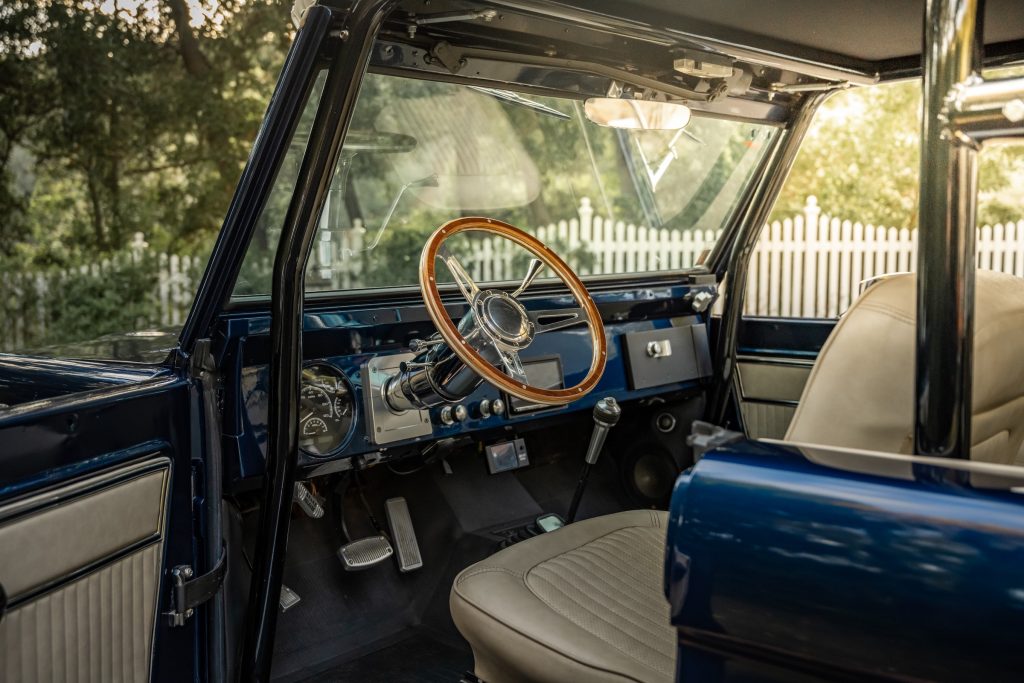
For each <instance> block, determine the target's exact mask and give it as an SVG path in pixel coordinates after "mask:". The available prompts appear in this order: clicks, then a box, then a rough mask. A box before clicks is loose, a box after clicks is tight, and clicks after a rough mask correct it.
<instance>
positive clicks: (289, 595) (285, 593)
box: [280, 583, 302, 612]
mask: <svg viewBox="0 0 1024 683" xmlns="http://www.w3.org/2000/svg"><path fill="white" fill-rule="evenodd" d="M300 600H302V598H301V597H299V594H298V593H296V592H295V591H293V590H292V589H291V588H289V587H288V586H286V585H284V584H283V583H282V584H281V599H280V604H281V611H282V612H287V611H288V610H290V609H291V608H292V607H295V605H297V604H299V601H300Z"/></svg>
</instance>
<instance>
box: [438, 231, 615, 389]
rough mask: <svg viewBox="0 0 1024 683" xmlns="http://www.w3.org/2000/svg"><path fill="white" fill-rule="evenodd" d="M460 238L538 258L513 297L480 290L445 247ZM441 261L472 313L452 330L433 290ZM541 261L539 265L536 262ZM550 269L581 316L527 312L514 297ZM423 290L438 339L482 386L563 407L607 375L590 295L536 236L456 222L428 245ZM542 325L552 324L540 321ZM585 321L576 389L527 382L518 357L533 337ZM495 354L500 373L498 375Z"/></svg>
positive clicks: (601, 329)
mask: <svg viewBox="0 0 1024 683" xmlns="http://www.w3.org/2000/svg"><path fill="white" fill-rule="evenodd" d="M462 232H478V233H485V234H489V235H497V236H499V237H503V238H504V239H507V240H510V241H512V242H514V243H516V244H518V245H519V246H521V247H523V248H524V249H526V250H527V251H528V252H530V253H531V254H533V256H534V257H536V259H537V261H535V262H534V263H533V264H532V265H531V268H530V271H529V273H528V274H527V276H526V278H525V279H524V280H523V283H522V284H521V285H520V286H519V288H518V289H516V290H515V291H514V292H512V293H511V294H510V293H507V292H505V291H504V290H500V289H481V288H480V287H479V286H478V285H477V284H476V283H475V282H473V279H472V278H471V277H470V275H469V273H468V272H467V271H466V269H465V268H464V267H463V266H462V264H461V263H460V262H459V260H458V259H457V258H456V257H455V255H454V254H453V253H452V252H451V251H450V250H449V249H448V247H447V245H446V244H445V242H446V241H447V240H448V238H450V237H452V236H453V235H457V234H459V233H462ZM437 259H441V260H442V261H444V263H445V264H446V265H447V266H448V269H449V270H450V271H451V273H452V275H453V276H454V277H455V282H456V284H457V285H458V286H459V290H461V292H462V295H463V296H464V297H465V299H466V301H467V302H468V303H469V307H470V315H467V316H466V318H464V319H463V321H462V322H461V323H460V324H459V325H456V324H455V323H454V322H452V319H451V317H449V315H448V312H447V311H446V310H445V307H444V304H443V303H442V302H441V295H440V293H439V292H438V289H437V278H436V265H437ZM538 262H539V263H538ZM542 266H547V267H548V268H550V269H551V270H553V271H554V272H555V274H556V275H558V277H559V278H560V279H561V280H562V282H563V283H564V284H565V285H566V286H567V287H568V288H569V291H570V292H572V295H573V297H575V299H576V302H577V303H578V304H579V306H580V309H581V311H582V317H581V315H580V311H576V310H571V309H570V310H569V311H566V310H557V309H556V310H547V311H527V310H526V308H525V307H524V306H523V305H522V303H520V302H519V300H518V296H519V295H520V294H522V292H523V290H525V289H526V287H528V286H529V284H530V282H531V281H532V280H533V278H534V277H536V275H537V273H538V272H540V269H541V267H542ZM419 276H420V290H421V291H422V292H423V302H424V303H425V304H426V306H427V312H428V313H429V314H430V317H431V319H432V320H433V321H434V325H435V326H436V327H437V330H438V332H439V333H440V334H441V338H442V339H444V341H445V343H447V344H448V346H449V347H450V348H451V349H452V351H453V352H454V353H455V354H456V355H457V356H458V357H459V358H460V359H461V360H462V362H464V363H465V364H466V365H468V366H469V367H470V368H471V369H472V370H473V371H474V372H476V373H477V374H478V375H479V376H480V377H482V378H483V379H484V380H486V381H487V382H489V383H490V384H492V385H493V386H495V387H497V388H499V389H502V390H504V391H506V392H507V393H509V394H511V395H513V396H516V397H518V398H521V399H523V400H525V401H530V402H533V403H541V404H544V405H562V404H565V403H569V402H570V401H575V400H576V399H578V398H581V397H583V396H586V395H587V393H589V392H590V390H591V389H593V388H594V387H595V386H596V385H597V382H598V380H600V379H601V375H602V373H604V366H605V361H606V359H607V355H608V348H607V344H606V341H605V336H604V325H602V323H601V314H600V312H599V311H598V310H597V306H596V305H595V304H594V300H593V299H592V298H590V293H589V292H587V288H586V287H585V286H584V285H583V283H582V282H581V281H580V279H579V277H578V276H577V275H576V273H574V272H573V271H572V268H570V267H569V266H568V265H566V263H565V261H563V260H562V259H560V258H559V257H558V256H557V255H556V254H555V253H554V252H553V251H551V249H550V248H549V247H548V246H547V245H546V244H544V243H543V242H541V241H540V240H539V239H537V238H536V237H534V236H533V235H530V234H527V233H525V232H523V231H522V230H520V229H519V228H516V227H513V226H511V225H509V224H508V223H504V222H502V221H499V220H495V219H492V218H457V219H455V220H453V221H448V222H447V223H445V224H444V225H442V226H441V227H439V228H438V229H437V230H435V231H434V233H433V234H432V235H431V236H430V237H429V238H428V239H427V242H426V244H425V245H423V252H422V254H421V256H420V273H419ZM545 319H554V320H553V321H551V322H544V321H545ZM582 323H586V324H587V325H588V326H589V328H590V341H591V347H592V349H593V355H592V356H591V361H590V369H589V370H588V371H587V374H586V376H585V377H584V378H583V379H582V380H581V381H580V382H579V383H578V384H576V385H575V386H571V387H568V388H565V389H547V388H543V387H536V386H533V385H531V384H530V383H529V381H528V380H527V377H526V371H525V370H524V369H523V363H522V361H521V360H520V358H519V352H520V351H522V350H524V349H526V348H527V347H528V346H529V345H530V343H531V342H532V341H533V339H534V337H535V336H536V335H538V334H543V333H545V332H551V331H552V330H558V329H562V328H565V327H570V326H572V325H578V324H582ZM484 354H487V355H490V356H492V358H494V360H495V361H497V362H499V363H500V364H501V365H502V366H504V368H505V372H502V371H501V370H499V369H498V368H497V367H496V365H495V362H493V361H488V359H487V358H485V356H484Z"/></svg>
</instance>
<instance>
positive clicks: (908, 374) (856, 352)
mask: <svg viewBox="0 0 1024 683" xmlns="http://www.w3.org/2000/svg"><path fill="white" fill-rule="evenodd" d="M974 313H975V318H974V389H973V398H972V408H973V409H972V429H971V459H972V460H980V461H984V462H992V463H1000V464H1006V465H1024V454H1022V453H1021V442H1022V440H1024V279H1022V278H1018V277H1014V276H1012V275H1006V274H1003V273H994V272H991V271H978V273H977V277H976V280H975V306H974ZM916 319H917V278H916V276H914V275H913V274H906V275H896V276H893V277H890V278H887V279H884V280H882V281H880V282H879V283H878V284H876V285H874V286H873V287H871V288H869V289H868V290H867V291H866V292H865V293H864V294H863V295H862V296H861V297H860V299H858V300H857V301H856V302H855V303H854V304H853V306H852V307H851V308H850V310H849V311H848V312H847V313H846V315H845V316H843V318H842V320H840V321H839V323H838V324H837V325H836V328H835V329H834V330H833V331H832V334H831V335H830V336H829V338H828V341H827V342H826V343H825V346H824V347H823V348H822V350H821V353H820V354H819V356H818V360H817V362H816V363H815V365H814V370H812V371H811V376H810V377H809V378H808V380H807V385H806V387H805V388H804V392H803V395H802V396H801V398H800V404H799V406H798V407H797V410H796V414H795V415H794V416H793V421H792V422H791V423H790V426H789V430H788V431H787V432H786V440H787V441H795V442H798V443H811V444H823V445H830V446H844V447H848V448H859V449H864V450H872V451H884V452H888V453H904V454H910V453H912V452H913V447H914V438H913V429H914V393H913V387H914V347H915V341H914V338H915V326H916Z"/></svg>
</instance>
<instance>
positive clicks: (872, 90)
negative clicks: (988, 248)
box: [771, 80, 1024, 227]
mask: <svg viewBox="0 0 1024 683" xmlns="http://www.w3.org/2000/svg"><path fill="white" fill-rule="evenodd" d="M920 131H921V83H920V81H917V80H914V81H905V82H902V83H897V84H893V85H884V86H877V87H869V88H857V89H852V90H847V91H844V92H839V93H837V94H835V95H833V96H832V97H831V98H830V99H829V100H828V101H827V102H825V104H823V105H822V107H821V109H820V110H819V111H818V113H817V114H816V116H815V121H814V123H813V125H812V126H811V129H810V130H809V131H808V133H807V137H806V139H805V140H804V143H803V146H802V148H801V150H800V153H799V155H798V156H797V159H796V162H795V164H794V166H793V170H792V172H791V174H790V176H789V179H788V180H787V182H786V185H785V187H784V188H783V191H782V194H781V195H780V197H779V200H778V202H777V203H776V205H775V209H774V211H773V213H772V217H771V220H781V219H783V218H788V217H791V216H793V215H794V214H796V213H799V212H800V211H801V210H802V209H803V206H804V203H805V201H806V199H807V197H808V195H815V196H816V197H817V198H818V205H819V206H820V207H821V208H822V211H824V212H825V213H827V214H829V215H832V216H838V217H840V218H844V219H845V218H849V219H851V220H859V221H862V222H864V223H872V224H874V225H885V226H896V227H916V226H917V215H918V176H919V166H920V142H921V139H920ZM979 166H980V168H979V188H980V192H979V196H978V200H979V201H978V222H979V224H984V223H996V222H1000V221H1006V220H1019V219H1021V218H1022V217H1024V210H1022V202H1024V147H1022V146H1000V147H994V148H990V149H986V150H985V151H984V152H983V153H982V155H981V157H980V162H979Z"/></svg>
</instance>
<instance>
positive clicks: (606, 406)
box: [566, 396, 622, 524]
mask: <svg viewBox="0 0 1024 683" xmlns="http://www.w3.org/2000/svg"><path fill="white" fill-rule="evenodd" d="M620 415H622V409H621V408H619V404H618V403H616V402H615V399H614V398H612V397H611V396H606V397H605V398H602V399H601V400H600V401H598V402H597V405H595V406H594V431H593V432H592V433H591V435H590V446H588V447H587V457H586V460H585V461H584V463H583V471H582V472H580V480H579V481H578V482H576V492H575V493H574V494H573V496H572V503H571V504H570V505H569V514H568V516H567V521H566V524H571V523H572V522H573V521H574V520H575V519H576V511H577V509H578V508H579V506H580V499H581V498H582V497H583V489H585V488H586V486H587V477H588V476H589V475H590V468H591V467H592V466H593V465H595V464H596V463H597V458H598V457H599V456H600V455H601V449H602V448H604V440H605V438H607V436H608V432H609V431H610V430H611V428H612V427H614V426H615V425H616V424H618V422H619V416H620Z"/></svg>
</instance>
